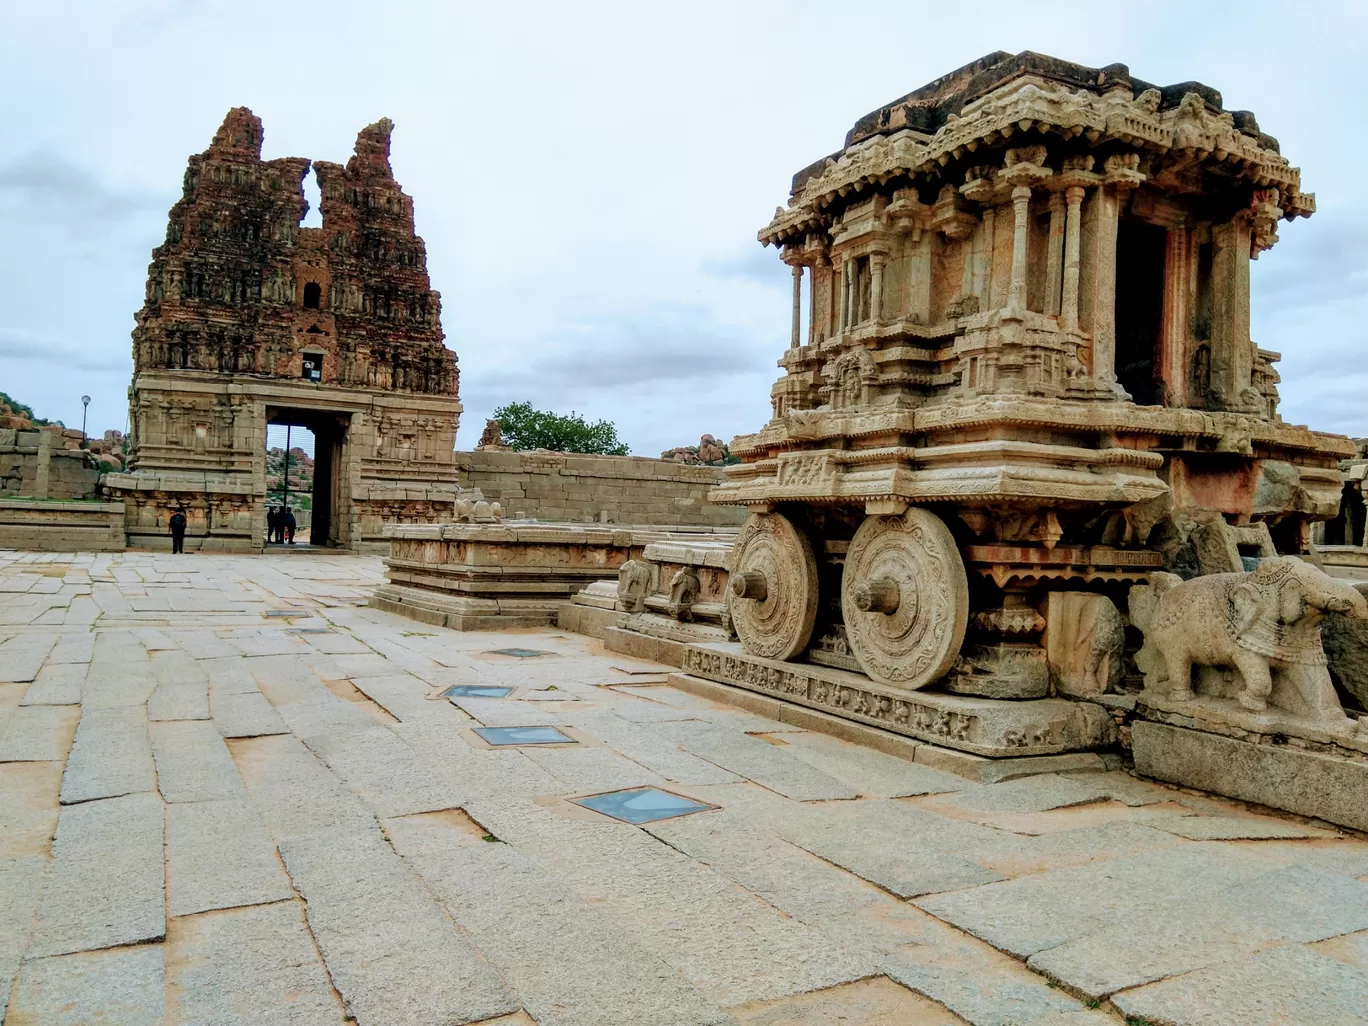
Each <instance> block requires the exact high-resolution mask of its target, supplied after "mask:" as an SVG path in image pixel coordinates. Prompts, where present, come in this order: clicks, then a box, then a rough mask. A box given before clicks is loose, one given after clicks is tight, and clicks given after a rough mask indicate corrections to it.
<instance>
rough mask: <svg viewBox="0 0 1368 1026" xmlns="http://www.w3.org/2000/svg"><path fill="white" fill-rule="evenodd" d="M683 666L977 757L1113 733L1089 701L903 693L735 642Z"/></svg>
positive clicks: (1084, 745)
mask: <svg viewBox="0 0 1368 1026" xmlns="http://www.w3.org/2000/svg"><path fill="white" fill-rule="evenodd" d="M622 633H628V632H625V631H624V632H622ZM604 634H605V637H604V644H605V646H606V647H612V645H611V642H609V640H608V638H609V636H610V632H607V631H605V632H604ZM647 658H649V657H647ZM681 669H683V670H684V671H685V672H686V673H692V674H695V675H697V676H702V677H707V678H709V679H711V680H717V681H721V682H722V683H725V684H734V685H736V686H738V687H744V688H750V689H751V690H753V691H760V692H762V693H768V694H770V695H772V696H774V697H777V698H781V699H783V700H785V701H788V702H794V703H796V704H799V705H806V706H808V707H810V708H817V709H821V710H822V711H824V712H829V713H833V714H835V715H837V716H844V717H846V718H849V719H852V720H855V721H857V722H861V723H869V724H871V725H873V726H877V727H881V728H883V729H885V730H890V731H893V732H894V733H898V734H906V735H907V736H909V737H915V738H918V739H919V740H923V741H931V742H933V743H935V744H939V745H944V746H945V747H948V748H957V749H959V750H961V751H965V752H970V753H973V754H976V755H988V756H994V757H996V756H1017V755H1052V754H1055V753H1059V752H1068V751H1080V750H1086V749H1089V748H1096V747H1100V746H1102V745H1105V744H1108V743H1110V741H1111V740H1112V737H1113V732H1114V727H1113V723H1112V719H1111V716H1110V715H1109V714H1108V713H1107V711H1106V710H1105V709H1103V708H1102V707H1101V706H1099V705H1096V704H1094V703H1092V702H1076V701H1069V700H1065V699H1057V698H1040V699H1033V700H1025V701H1008V700H1001V699H990V698H974V697H969V696H964V695H951V694H945V693H938V692H933V691H913V692H908V691H904V690H901V689H896V688H890V687H887V686H885V685H881V684H878V683H876V682H874V681H871V680H870V679H869V678H867V677H864V676H861V675H859V674H855V673H850V672H848V671H846V670H836V669H829V668H827V667H823V666H817V665H813V664H807V663H803V664H797V663H782V662H778V661H775V660H770V659H761V658H759V657H756V656H752V655H748V654H746V653H745V652H744V651H743V650H742V648H741V646H740V645H739V644H726V645H686V646H684V653H683V662H682V665H681Z"/></svg>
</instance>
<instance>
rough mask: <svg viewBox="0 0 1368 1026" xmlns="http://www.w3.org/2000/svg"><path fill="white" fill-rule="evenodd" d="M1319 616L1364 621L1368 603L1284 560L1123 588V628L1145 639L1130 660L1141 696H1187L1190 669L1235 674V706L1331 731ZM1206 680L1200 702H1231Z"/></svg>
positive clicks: (1333, 721)
mask: <svg viewBox="0 0 1368 1026" xmlns="http://www.w3.org/2000/svg"><path fill="white" fill-rule="evenodd" d="M1327 613H1340V614H1343V615H1346V616H1349V617H1353V618H1362V619H1368V601H1365V599H1364V596H1363V595H1361V594H1360V593H1359V592H1358V591H1356V590H1355V589H1354V588H1352V587H1351V586H1350V585H1348V584H1347V583H1345V582H1343V581H1338V580H1335V579H1334V578H1332V577H1329V576H1328V575H1327V574H1325V573H1324V572H1323V571H1321V570H1318V569H1317V568H1315V567H1314V566H1311V565H1310V564H1309V563H1305V562H1303V561H1302V560H1300V559H1297V558H1295V557H1292V556H1281V557H1278V558H1275V559H1266V560H1264V561H1263V562H1261V563H1260V564H1259V565H1258V566H1257V567H1256V568H1255V569H1254V570H1252V571H1250V572H1248V573H1228V574H1210V575H1208V576H1205V577H1198V578H1194V579H1193V580H1190V581H1184V580H1181V579H1180V578H1178V577H1177V576H1175V575H1173V574H1167V573H1155V574H1152V575H1151V577H1150V584H1149V585H1147V586H1141V587H1138V588H1135V589H1133V590H1132V594H1131V622H1132V623H1134V624H1135V626H1136V627H1138V628H1139V629H1140V630H1141V631H1142V632H1143V633H1144V635H1145V644H1144V647H1143V648H1142V649H1141V650H1140V652H1139V654H1138V655H1137V656H1136V661H1137V663H1139V664H1140V668H1141V670H1143V671H1144V673H1145V681H1146V692H1147V693H1151V694H1161V695H1164V696H1165V697H1167V698H1168V699H1170V700H1175V701H1188V700H1192V699H1194V698H1195V697H1196V695H1195V694H1194V686H1193V680H1192V669H1193V667H1194V666H1197V667H1224V668H1228V669H1232V670H1234V671H1236V673H1237V674H1238V675H1239V677H1240V687H1239V689H1238V690H1237V691H1236V692H1235V694H1234V695H1233V697H1234V699H1235V700H1236V701H1237V702H1238V703H1239V705H1240V706H1242V707H1243V708H1244V709H1246V710H1249V711H1251V712H1261V711H1263V710H1265V709H1267V708H1268V706H1269V705H1270V704H1272V705H1274V706H1275V707H1277V708H1279V709H1281V710H1283V711H1285V712H1287V713H1289V714H1291V715H1293V716H1296V717H1299V718H1307V719H1311V720H1315V721H1317V722H1320V723H1324V724H1326V725H1334V726H1339V725H1342V724H1343V723H1344V721H1345V715H1344V709H1343V707H1342V706H1341V705H1340V703H1339V699H1338V697H1337V696H1336V694H1335V689H1334V685H1333V684H1332V683H1331V680H1330V674H1329V671H1328V669H1327V667H1326V657H1325V652H1324V649H1323V647H1322V644H1321V635H1320V623H1321V620H1322V619H1323V618H1324V617H1325V615H1326V614H1327ZM1202 679H1204V680H1206V681H1207V682H1208V685H1207V686H1206V687H1202V688H1201V689H1200V690H1202V692H1203V693H1204V697H1217V698H1221V697H1230V696H1228V695H1226V694H1224V693H1223V692H1222V690H1221V688H1220V687H1219V686H1212V685H1211V684H1210V683H1209V682H1210V681H1211V680H1212V679H1213V675H1211V674H1207V675H1205V676H1204V677H1203V678H1202Z"/></svg>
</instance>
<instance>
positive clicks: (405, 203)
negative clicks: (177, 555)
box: [105, 107, 461, 550]
mask: <svg viewBox="0 0 1368 1026" xmlns="http://www.w3.org/2000/svg"><path fill="white" fill-rule="evenodd" d="M392 129H393V124H392V123H391V122H390V121H389V120H388V119H382V120H380V121H378V122H376V123H375V124H373V125H369V126H368V127H366V128H364V129H363V130H362V131H361V132H360V134H359V135H358V136H357V139H356V150H355V153H354V154H353V155H352V157H351V159H350V160H348V161H347V163H346V165H345V166H344V165H341V164H332V163H328V162H325V161H313V162H310V161H309V160H307V159H305V158H302V157H285V158H280V159H276V160H262V159H261V144H262V127H261V121H260V119H259V118H257V117H256V116H255V115H254V114H253V113H252V112H251V111H250V110H248V109H247V108H245V107H238V108H235V109H233V110H231V111H229V112H228V116H227V117H226V118H225V119H224V122H223V125H222V127H221V128H220V129H219V130H218V132H217V134H216V135H215V136H214V139H213V142H212V143H211V144H210V146H209V149H207V150H206V151H205V152H204V153H201V154H197V155H195V156H192V157H191V158H190V160H189V166H188V167H187V168H186V172H185V181H184V194H183V195H182V197H181V199H180V201H179V202H177V203H176V205H175V206H174V207H172V208H171V213H170V218H169V223H168V225H167V232H166V241H165V242H164V243H163V244H162V245H161V246H159V247H157V249H156V250H154V251H153V254H152V264H151V266H150V268H149V270H148V278H147V293H146V302H145V303H144V305H143V308H142V309H141V310H140V311H138V314H137V326H136V327H135V328H134V330H133V366H134V372H133V383H132V386H131V387H130V389H129V421H130V425H131V434H130V438H131V445H130V453H129V460H128V468H127V472H126V473H123V474H116V475H110V476H109V477H107V478H106V480H105V485H106V488H107V489H108V490H109V491H110V493H111V494H113V495H116V496H118V497H119V498H122V499H123V500H124V501H125V502H126V504H127V509H128V514H127V528H128V539H129V543H130V544H131V545H153V546H155V545H158V544H162V543H163V540H164V539H165V537H166V520H167V517H168V516H169V515H170V512H171V511H172V509H173V508H181V507H183V508H185V509H186V511H187V513H188V516H189V521H190V530H189V535H188V544H189V546H190V547H191V548H204V549H215V550H254V549H260V548H261V544H262V539H263V537H264V534H265V498H266V464H265V459H266V455H265V435H266V427H267V425H268V424H292V425H298V426H303V427H307V428H309V429H310V430H311V431H313V433H314V436H315V440H316V448H317V452H316V454H315V463H316V471H315V480H316V486H315V491H314V508H313V532H314V533H313V541H314V542H315V543H316V544H329V545H335V546H340V547H344V548H352V549H358V550H366V549H374V548H379V547H383V545H384V542H383V540H382V529H383V526H384V525H385V524H387V523H421V522H430V521H434V520H446V519H450V514H451V509H452V504H453V502H454V501H455V497H456V483H455V482H456V470H455V466H454V462H453V456H452V450H453V448H454V444H455V435H456V428H457V423H458V419H459V416H460V412H461V404H460V402H459V400H458V382H459V376H458V372H457V367H456V355H455V354H454V353H453V352H452V351H451V350H449V349H447V348H446V347H445V346H444V345H443V338H444V336H443V332H442V327H441V319H440V315H441V297H440V296H439V295H438V293H437V292H435V291H433V289H432V288H431V284H430V282H429V280H428V274H427V253H426V249H425V247H424V245H423V240H422V239H421V238H419V237H418V236H417V235H416V234H415V232H414V224H413V201H412V199H411V198H410V197H409V196H407V195H405V194H404V191H403V190H402V189H401V188H400V186H399V183H398V182H397V181H395V179H394V175H393V172H392V170H391V168H390V162H389V144H390V133H391V131H392ZM310 167H312V169H313V171H314V174H315V176H316V179H317V182H318V186H319V189H320V192H321V194H322V203H321V208H322V209H321V213H322V221H323V225H322V227H321V228H304V227H301V222H302V220H303V218H304V215H305V214H306V212H307V211H308V202H307V201H306V200H305V198H304V191H303V181H304V178H305V176H306V175H307V174H308V172H309V170H310Z"/></svg>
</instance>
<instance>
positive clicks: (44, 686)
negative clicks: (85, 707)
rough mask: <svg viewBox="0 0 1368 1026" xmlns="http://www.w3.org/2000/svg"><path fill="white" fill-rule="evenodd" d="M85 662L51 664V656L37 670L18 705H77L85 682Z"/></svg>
mask: <svg viewBox="0 0 1368 1026" xmlns="http://www.w3.org/2000/svg"><path fill="white" fill-rule="evenodd" d="M85 675H86V664H85V663H77V662H72V663H57V664H55V665H54V664H53V663H52V660H51V657H49V659H48V663H47V665H45V666H44V667H43V668H42V669H41V670H39V671H38V676H37V677H35V678H34V681H33V683H32V684H30V685H29V687H28V690H27V691H26V692H24V698H23V701H22V702H20V703H19V704H20V705H78V704H79V703H80V701H81V690H82V688H83V686H84V684H85Z"/></svg>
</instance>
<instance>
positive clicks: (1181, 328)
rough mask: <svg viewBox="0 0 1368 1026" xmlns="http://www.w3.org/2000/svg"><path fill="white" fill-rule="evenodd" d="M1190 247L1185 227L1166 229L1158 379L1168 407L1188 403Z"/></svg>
mask: <svg viewBox="0 0 1368 1026" xmlns="http://www.w3.org/2000/svg"><path fill="white" fill-rule="evenodd" d="M1189 248H1190V247H1189V242H1188V233H1187V229H1186V228H1185V227H1183V226H1182V225H1175V226H1173V227H1171V228H1169V230H1168V245H1167V250H1166V252H1165V254H1164V319H1163V327H1162V337H1163V340H1164V341H1163V348H1162V351H1161V357H1160V368H1159V374H1160V378H1161V380H1162V381H1163V382H1164V395H1163V397H1162V399H1163V401H1164V404H1165V405H1167V406H1186V405H1187V394H1188V353H1187V324H1188V303H1187V298H1188V294H1187V282H1188V250H1189Z"/></svg>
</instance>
